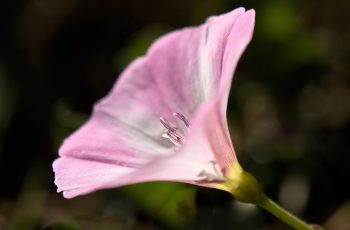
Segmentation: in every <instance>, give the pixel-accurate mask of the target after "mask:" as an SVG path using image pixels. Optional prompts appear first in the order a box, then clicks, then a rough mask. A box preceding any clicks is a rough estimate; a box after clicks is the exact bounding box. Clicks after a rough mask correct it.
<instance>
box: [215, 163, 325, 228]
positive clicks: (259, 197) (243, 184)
mask: <svg viewBox="0 0 350 230" xmlns="http://www.w3.org/2000/svg"><path fill="white" fill-rule="evenodd" d="M231 170H232V171H231V174H230V177H229V178H230V179H228V180H227V181H225V183H222V184H219V185H218V187H217V188H219V189H223V190H226V191H228V192H230V193H231V194H232V195H233V196H234V197H235V198H236V200H238V201H241V202H244V203H250V204H256V205H258V206H260V207H262V208H264V209H266V210H267V211H269V212H270V213H272V214H273V215H274V216H276V217H277V218H279V219H280V220H282V221H283V222H285V223H286V224H288V225H289V226H291V227H293V228H295V229H298V230H322V229H323V228H322V227H320V226H317V225H310V224H308V223H306V222H304V221H302V220H301V219H299V218H298V217H296V216H294V215H293V214H291V213H290V212H288V211H287V210H285V209H283V208H282V207H281V206H279V205H278V204H276V203H275V202H274V201H272V200H271V199H270V198H268V197H267V196H266V195H265V193H264V192H263V190H262V189H261V187H260V185H259V183H258V181H257V180H256V179H255V177H254V176H253V175H252V174H250V173H248V172H246V171H244V170H243V169H242V168H241V167H240V165H239V164H235V165H234V166H233V167H232V169H231Z"/></svg>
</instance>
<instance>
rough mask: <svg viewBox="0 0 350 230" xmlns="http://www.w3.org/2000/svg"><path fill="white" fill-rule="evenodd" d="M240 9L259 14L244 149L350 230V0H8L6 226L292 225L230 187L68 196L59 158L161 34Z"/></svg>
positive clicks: (245, 85) (4, 22) (241, 120)
mask: <svg viewBox="0 0 350 230" xmlns="http://www.w3.org/2000/svg"><path fill="white" fill-rule="evenodd" d="M238 6H244V7H246V8H254V9H255V10H256V12H257V17H256V28H255V34H254V37H253V41H252V43H251V44H250V46H249V47H248V49H247V51H246V52H245V54H244V56H243V58H242V59H241V61H240V63H239V67H238V69H237V72H236V74H235V79H234V82H233V87H232V90H231V97H230V101H229V107H228V119H229V124H230V130H231V133H232V138H233V142H234V145H235V148H236V152H237V154H238V158H239V160H240V162H241V164H242V165H243V167H244V168H246V169H247V170H248V171H250V172H252V173H253V174H254V175H256V177H257V178H258V180H259V181H260V182H261V184H262V186H263V188H264V190H265V192H266V193H267V194H268V195H269V196H271V197H272V198H273V199H274V200H276V201H278V202H279V203H280V204H281V205H282V206H284V207H286V208H287V209H289V210H291V211H292V212H294V213H295V214H297V215H298V216H300V217H302V218H304V219H305V220H307V221H309V222H312V223H320V224H323V225H325V226H326V228H327V229H336V230H349V229H350V220H349V219H350V218H349V217H350V189H349V182H350V181H349V176H350V167H349V165H350V154H349V150H348V144H349V141H350V102H349V100H350V78H349V73H350V43H349V41H350V26H349V20H348V18H349V10H350V2H349V1H347V0H337V1H333V2H330V1H327V0H313V1H302V0H265V1H259V0H255V1H253V0H251V1H243V0H242V1H233V0H217V1H213V0H192V1H185V0H177V1H162V0H150V1H142V0H134V1H121V0H106V1H82V0H31V1H24V0H12V1H1V3H0V181H1V185H0V229H63V230H64V229H266V230H267V229H289V228H288V227H286V226H285V225H284V224H282V223H280V222H279V221H278V220H277V219H275V218H274V217H272V216H271V215H270V214H268V213H267V212H265V211H263V210H261V209H259V208H256V207H254V206H251V205H244V204H241V203H238V202H235V200H234V199H233V198H232V197H231V196H230V195H228V194H226V193H225V192H221V191H218V190H212V189H207V188H197V187H194V186H190V185H184V184H177V183H151V184H141V185H134V186H128V187H124V188H119V189H114V190H108V191H100V192H97V193H94V194H91V195H87V196H84V197H79V198H75V199H72V200H66V199H64V198H63V197H62V195H61V194H56V192H55V189H56V188H55V186H54V184H53V176H54V175H53V172H52V168H51V163H52V161H53V160H54V159H55V158H56V157H57V149H58V147H59V145H60V143H61V141H62V139H63V138H64V137H66V136H67V135H68V134H69V133H71V132H72V131H73V130H74V129H76V128H77V127H79V125H80V124H82V123H83V122H84V121H85V120H86V119H87V118H88V116H89V114H90V111H91V108H92V105H93V103H94V102H96V101H97V100H98V99H100V98H101V97H103V96H104V95H105V94H106V93H107V92H108V91H109V90H110V89H111V87H112V85H113V83H114V82H115V80H116V78H117V76H118V75H119V73H120V72H121V71H122V69H123V68H124V67H125V66H126V65H127V63H129V62H130V61H131V60H132V59H133V58H135V57H136V56H139V55H142V54H143V53H144V52H145V50H146V49H147V47H148V46H149V44H150V43H151V42H152V41H153V40H154V39H155V38H157V37H158V36H160V35H162V34H164V33H166V32H168V31H170V30H173V29H177V28H181V27H185V26H189V25H197V24H199V23H202V22H203V21H204V20H205V19H206V18H207V17H208V16H210V15H214V14H221V13H224V12H227V11H230V10H232V9H234V8H236V7H238Z"/></svg>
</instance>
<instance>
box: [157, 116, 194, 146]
mask: <svg viewBox="0 0 350 230" xmlns="http://www.w3.org/2000/svg"><path fill="white" fill-rule="evenodd" d="M173 116H175V117H177V118H178V119H180V120H181V121H182V122H183V123H184V124H185V125H186V127H189V125H190V123H189V122H188V120H187V119H186V117H185V116H184V115H182V114H181V113H173ZM159 121H160V123H162V125H163V126H164V127H165V128H166V130H165V131H164V133H163V135H162V137H165V138H167V139H169V140H170V141H171V142H172V143H173V144H174V145H176V146H177V147H178V146H181V145H182V144H183V143H184V142H185V136H184V135H183V134H182V133H181V129H179V128H178V127H176V126H175V125H174V124H172V123H171V122H170V121H168V120H167V119H165V118H164V117H160V118H159Z"/></svg>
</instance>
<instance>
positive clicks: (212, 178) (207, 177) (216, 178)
mask: <svg viewBox="0 0 350 230" xmlns="http://www.w3.org/2000/svg"><path fill="white" fill-rule="evenodd" d="M209 163H211V164H212V165H213V170H214V174H213V173H209V172H207V171H205V170H202V171H201V172H200V173H199V174H198V177H204V178H203V179H201V180H200V181H209V182H224V181H226V180H227V179H226V177H225V176H223V175H222V174H221V173H219V171H218V169H217V167H216V166H217V163H216V162H215V161H213V160H212V161H209Z"/></svg>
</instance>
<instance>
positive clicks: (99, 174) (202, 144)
mask: <svg viewBox="0 0 350 230" xmlns="http://www.w3.org/2000/svg"><path fill="white" fill-rule="evenodd" d="M217 99H218V98H217ZM217 99H215V100H210V101H209V102H208V103H206V104H205V105H204V106H202V107H201V108H200V109H199V110H198V111H197V113H196V115H195V117H194V120H193V124H192V125H191V127H190V129H189V135H188V140H187V142H186V143H185V144H184V146H183V148H182V149H181V151H179V152H176V153H175V154H172V155H169V156H159V157H157V158H156V159H154V160H152V161H149V162H148V163H145V164H143V165H139V166H137V167H130V166H128V165H125V164H116V163H114V164H112V163H109V162H106V163H105V162H99V161H92V160H89V159H77V158H70V157H69V158H68V157H63V158H59V159H57V160H56V161H55V162H54V165H53V167H54V171H55V173H56V179H55V183H56V185H57V186H58V192H60V191H64V197H66V198H72V197H75V196H77V195H82V194H86V193H90V192H93V191H96V190H99V189H106V188H113V187H118V186H123V185H128V184H134V183H140V182H147V181H179V182H185V183H191V184H198V185H202V186H208V187H214V186H213V183H210V182H211V181H207V180H204V179H205V178H202V177H201V176H200V174H201V172H203V171H205V172H206V173H210V174H212V175H215V174H216V173H217V172H216V171H215V170H220V168H221V167H219V168H217V169H216V168H215V166H214V165H213V163H212V162H216V163H218V165H219V166H222V165H224V166H232V164H233V163H234V162H235V161H236V158H235V154H234V152H233V150H232V148H231V147H230V144H229V140H228V138H227V136H226V135H225V133H224V130H223V129H222V125H221V124H220V119H219V113H218V111H219V110H218V109H217V108H218V107H219V106H220V101H219V100H217ZM219 173H220V175H221V174H222V173H223V172H219ZM208 182H209V183H208Z"/></svg>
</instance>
